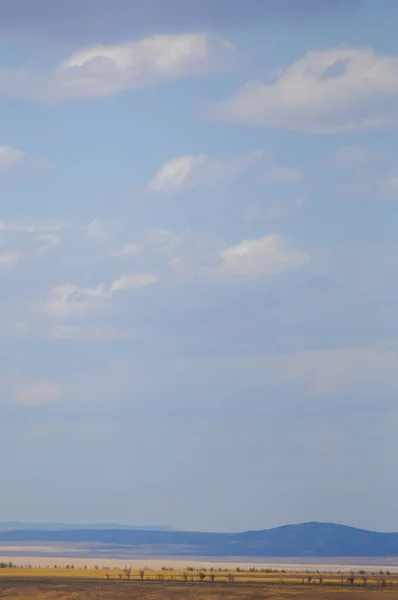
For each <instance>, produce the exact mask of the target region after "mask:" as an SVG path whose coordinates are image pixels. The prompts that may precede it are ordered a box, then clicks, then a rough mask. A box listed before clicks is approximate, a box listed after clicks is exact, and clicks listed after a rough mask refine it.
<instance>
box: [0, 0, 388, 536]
mask: <svg viewBox="0 0 398 600" xmlns="http://www.w3.org/2000/svg"><path fill="white" fill-rule="evenodd" d="M397 20H398V3H397V2H396V0H350V1H349V2H348V1H347V0H334V1H333V0H300V1H297V0H218V1H217V2H214V0H69V1H67V0H59V1H58V2H54V1H52V0H35V2H32V0H0V50H1V64H0V206H1V212H0V286H1V288H0V289H1V294H0V358H1V360H0V403H1V419H0V453H1V455H2V456H3V460H2V469H1V473H0V486H1V490H2V493H1V499H0V515H1V520H2V521H6V520H20V521H30V522H34V521H41V522H43V521H62V522H71V523H93V522H97V523H98V522H117V523H124V524H133V525H153V524H156V525H157V524H159V525H164V526H171V527H177V528H184V529H195V530H215V531H240V530H247V529H264V528H268V527H273V526H276V525H282V524H286V523H295V522H303V521H328V522H339V523H344V524H347V525H354V526H359V527H364V528H370V529H377V530H380V531H393V530H398V514H397V511H396V502H395V499H396V497H397V494H398V476H397V473H398V436H397V435H396V432H397V430H398V406H397V394H398V320H397V311H398V284H397V282H398V241H397V235H396V232H397V227H398V145H397V133H398V127H397V126H398V40H397V37H396V23H397Z"/></svg>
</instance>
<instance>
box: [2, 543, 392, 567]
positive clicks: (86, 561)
mask: <svg viewBox="0 0 398 600" xmlns="http://www.w3.org/2000/svg"><path fill="white" fill-rule="evenodd" d="M37 548H38V549H39V548H40V547H37ZM2 550H3V549H2V548H1V547H0V552H1V551H2ZM8 550H11V548H10V547H9V548H8ZM350 560H351V561H352V562H349V561H350ZM0 561H5V562H9V561H12V562H13V563H14V564H15V565H17V566H21V567H22V566H27V565H32V567H47V566H49V567H53V566H54V565H59V566H64V565H68V564H69V565H70V564H74V565H75V567H77V568H78V567H84V566H85V565H87V566H88V567H89V568H90V567H94V566H95V565H98V566H99V567H100V568H101V567H107V568H123V567H125V566H126V565H128V566H130V567H132V568H133V569H143V568H144V569H147V570H148V569H154V570H160V569H161V568H162V567H172V568H174V569H176V570H179V569H186V568H187V567H194V568H197V569H199V568H207V569H208V568H211V567H213V568H214V569H219V568H221V569H236V568H237V567H240V568H244V569H249V568H250V567H255V568H257V569H266V568H272V569H285V570H286V571H307V570H308V571H324V572H330V573H335V572H337V571H344V572H349V571H358V570H359V569H364V570H365V571H367V572H369V573H371V572H378V571H379V570H380V569H383V570H389V571H391V573H398V558H396V559H395V558H391V559H390V558H387V559H383V558H381V559H370V558H364V559H363V562H360V559H354V560H353V559H344V558H342V559H336V562H326V560H322V559H316V558H310V559H308V561H307V562H306V561H305V560H304V559H302V558H299V559H297V562H293V561H294V559H291V558H290V559H280V558H279V559H278V558H275V559H272V558H269V559H268V562H260V560H259V559H253V561H252V562H249V561H248V559H243V560H242V561H239V562H235V560H233V561H230V560H228V559H224V560H212V559H202V558H197V559H196V558H189V559H185V558H179V559H178V558H173V559H170V558H164V559H161V558H156V559H153V558H143V559H135V558H134V559H123V560H120V559H119V560H118V559H114V558H108V559H106V558H102V559H100V558H65V557H62V558H60V557H48V556H46V557H40V556H17V557H16V556H6V555H0ZM288 561H290V562H288ZM310 561H311V562H310ZM354 561H355V562H354Z"/></svg>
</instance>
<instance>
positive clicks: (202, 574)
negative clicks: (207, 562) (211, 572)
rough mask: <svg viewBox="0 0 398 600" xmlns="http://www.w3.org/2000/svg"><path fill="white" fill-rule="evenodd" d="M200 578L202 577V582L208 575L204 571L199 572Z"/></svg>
mask: <svg viewBox="0 0 398 600" xmlns="http://www.w3.org/2000/svg"><path fill="white" fill-rule="evenodd" d="M199 579H200V581H201V582H202V583H203V582H204V580H205V579H206V575H205V574H204V573H203V572H202V571H201V572H200V573H199Z"/></svg>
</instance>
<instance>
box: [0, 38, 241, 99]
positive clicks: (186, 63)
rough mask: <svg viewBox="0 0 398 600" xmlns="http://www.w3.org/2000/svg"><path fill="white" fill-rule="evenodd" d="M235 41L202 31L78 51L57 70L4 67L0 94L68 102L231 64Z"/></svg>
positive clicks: (200, 72) (198, 73) (135, 87)
mask: <svg viewBox="0 0 398 600" xmlns="http://www.w3.org/2000/svg"><path fill="white" fill-rule="evenodd" d="M233 55H234V46H233V45H232V44H231V43H230V42H228V41H227V40H224V39H221V38H218V37H213V36H208V35H205V34H201V33H187V34H180V35H177V34H176V35H155V36H152V37H148V38H144V39H141V40H138V41H129V42H126V43H122V44H116V45H98V46H93V47H91V48H85V49H82V50H78V51H77V52H75V53H74V54H73V55H72V56H70V57H69V58H67V59H66V60H64V61H63V62H62V63H61V64H59V65H58V66H57V67H56V68H55V69H52V70H50V69H48V70H41V71H34V70H31V69H29V68H24V69H18V70H12V69H3V70H0V95H7V96H13V97H24V98H26V97H27V98H32V99H36V100H43V101H49V102H53V101H63V100H70V99H73V98H89V97H100V96H108V95H111V94H116V93H118V92H122V91H123V90H130V89H137V88H143V87H147V86H152V85H155V84H158V83H161V82H163V81H167V80H170V79H178V78H184V77H192V76H195V75H200V74H203V73H207V72H209V71H214V70H217V69H219V68H220V67H222V66H224V65H225V64H228V63H229V61H230V60H231V57H232V56H233Z"/></svg>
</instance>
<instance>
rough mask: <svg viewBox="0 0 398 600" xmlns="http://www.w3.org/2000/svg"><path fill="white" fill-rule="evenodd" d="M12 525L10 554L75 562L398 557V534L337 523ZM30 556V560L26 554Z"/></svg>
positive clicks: (4, 537)
mask: <svg viewBox="0 0 398 600" xmlns="http://www.w3.org/2000/svg"><path fill="white" fill-rule="evenodd" d="M11 525H12V524H3V527H2V526H1V524H0V529H1V528H3V530H2V531H0V544H1V545H2V546H3V547H4V546H7V545H10V550H12V551H15V546H19V547H21V546H24V547H26V546H31V547H32V549H33V548H34V546H35V545H36V546H37V545H38V543H40V546H41V548H42V547H43V545H44V546H48V553H46V554H47V555H48V556H50V555H54V550H52V549H51V548H52V547H53V546H54V545H55V544H56V546H57V549H58V550H57V553H59V547H60V545H61V546H62V547H64V548H65V552H64V555H65V556H66V555H68V556H73V552H74V551H76V552H78V553H79V554H80V555H81V553H82V549H85V550H86V551H87V552H88V553H89V555H90V556H102V557H108V556H109V557H111V556H112V557H114V558H115V557H117V556H119V557H123V558H125V557H128V556H131V557H137V556H145V557H148V556H152V557H156V556H159V557H160V556H161V557H172V556H174V557H176V556H181V557H182V556H185V557H189V556H191V557H209V558H210V557H239V558H244V557H253V558H254V557H257V558H258V557H280V558H285V557H286V558H287V557H297V558H298V557H354V556H355V557H398V533H378V532H375V531H366V530H364V529H356V528H354V527H347V526H344V525H336V524H333V523H302V524H299V525H285V526H283V527H276V528H274V529H266V530H263V531H246V532H243V533H204V532H192V531H174V530H168V529H166V528H162V529H160V528H155V529H153V528H146V529H141V528H133V527H123V526H106V525H91V526H85V527H84V528H79V527H72V526H67V525H64V524H52V525H50V524H47V525H46V526H44V525H43V526H41V527H40V528H35V529H31V528H28V527H26V526H25V527H24V528H21V527H16V526H15V524H14V526H15V527H14V528H11ZM16 525H18V524H16ZM19 525H20V526H21V525H22V524H19ZM31 527H32V526H31ZM74 549H75V550H74ZM21 551H22V550H21ZM2 553H4V550H2ZM9 554H10V553H9ZM24 554H25V556H26V555H27V551H26V550H24ZM10 555H11V554H10ZM41 555H43V551H42V549H41ZM76 555H77V554H76Z"/></svg>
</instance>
